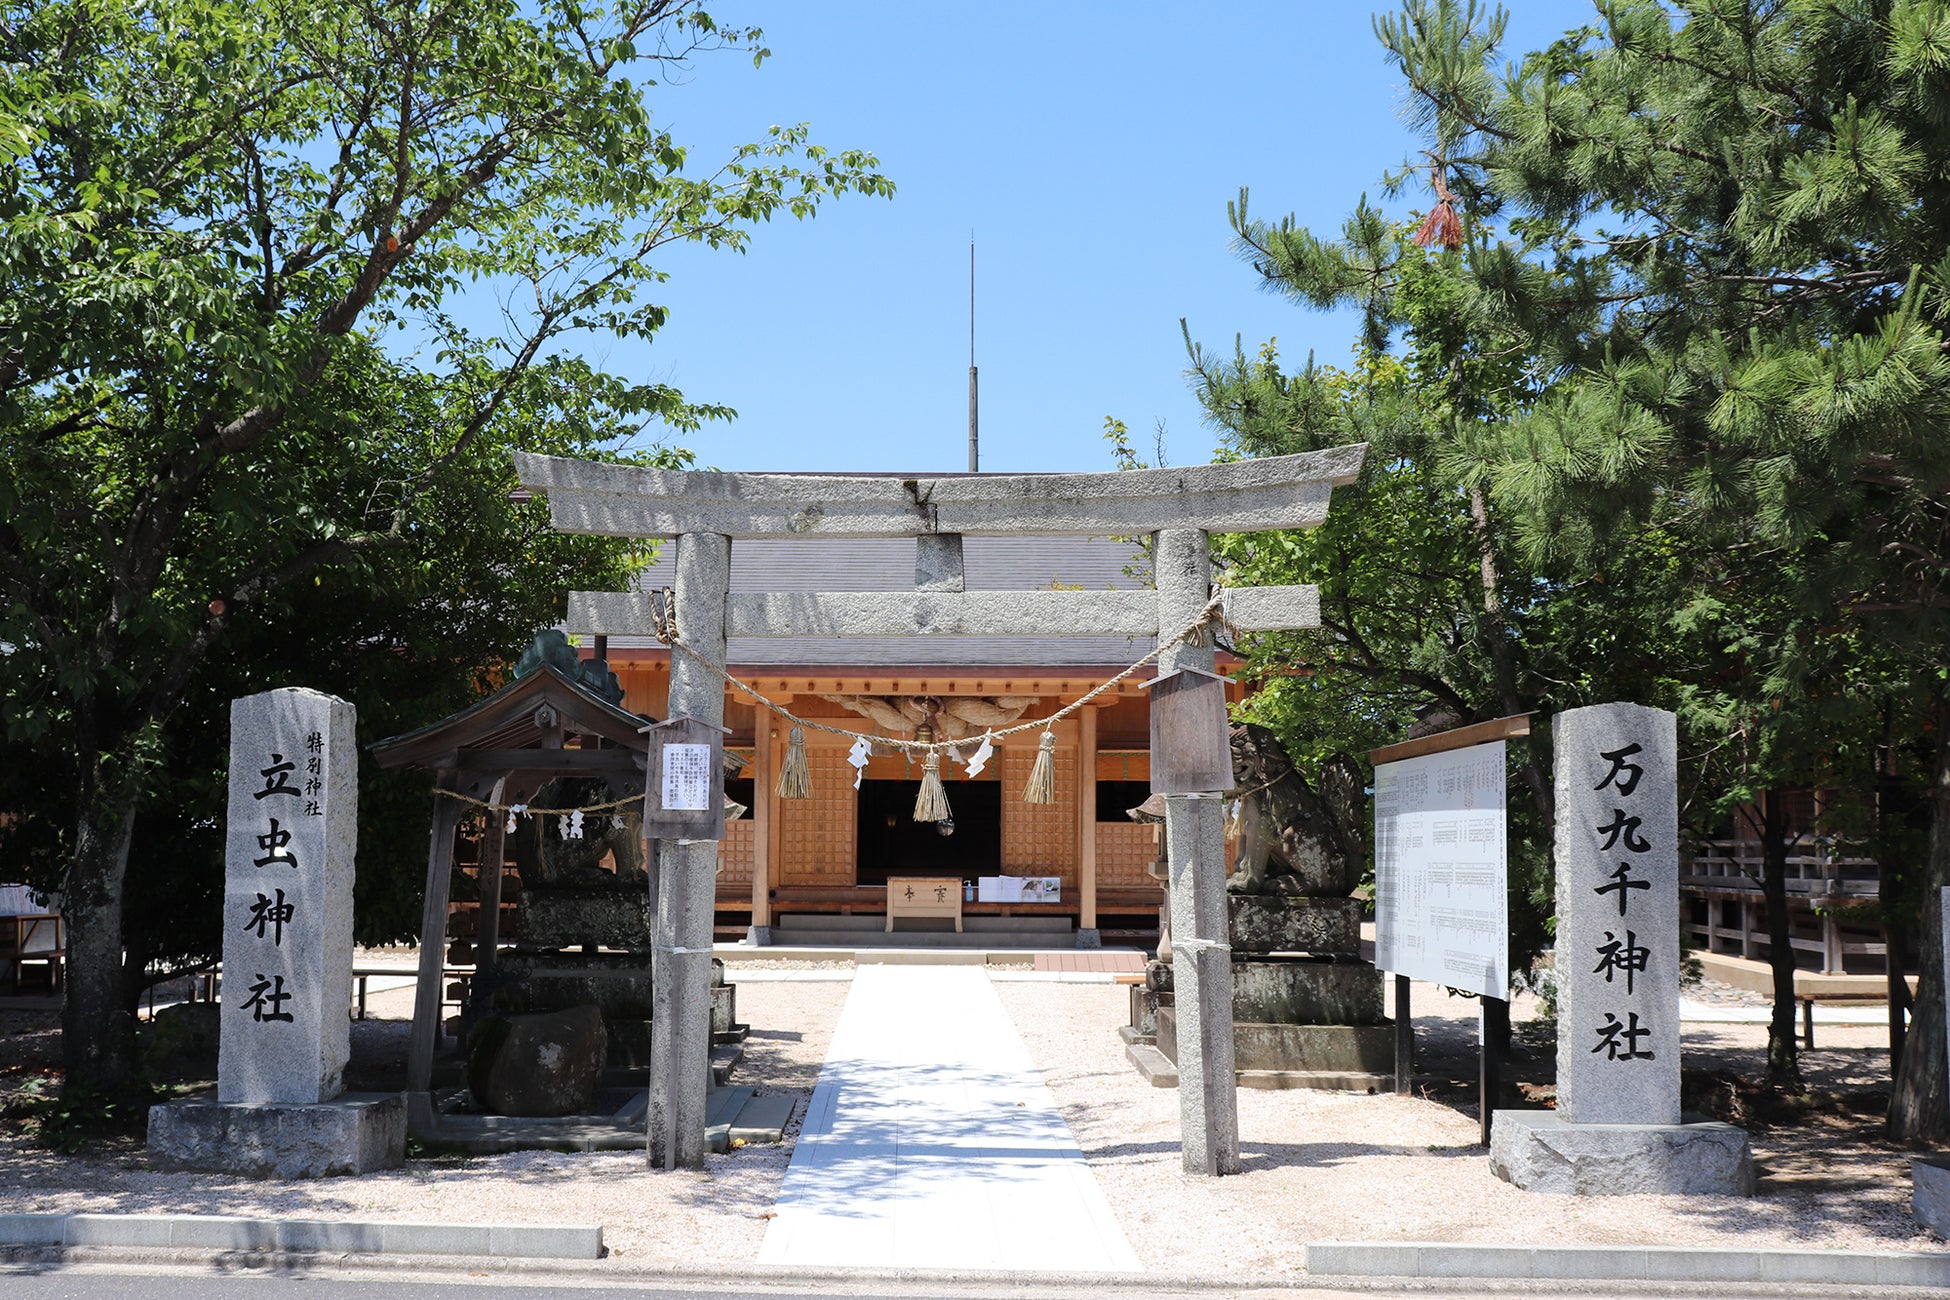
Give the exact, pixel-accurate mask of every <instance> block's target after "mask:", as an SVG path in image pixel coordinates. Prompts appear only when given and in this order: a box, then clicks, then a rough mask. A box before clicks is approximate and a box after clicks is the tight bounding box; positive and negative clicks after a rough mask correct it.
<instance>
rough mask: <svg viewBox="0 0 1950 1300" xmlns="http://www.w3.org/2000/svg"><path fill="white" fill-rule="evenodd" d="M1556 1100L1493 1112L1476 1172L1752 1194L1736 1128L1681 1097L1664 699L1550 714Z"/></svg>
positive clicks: (1551, 1181)
mask: <svg viewBox="0 0 1950 1300" xmlns="http://www.w3.org/2000/svg"><path fill="white" fill-rule="evenodd" d="M1551 733H1552V740H1553V744H1554V748H1555V779H1556V805H1557V824H1556V839H1555V850H1556V851H1555V859H1556V868H1557V930H1556V944H1555V953H1554V958H1555V962H1556V976H1557V989H1558V995H1557V1007H1558V1011H1557V1109H1556V1110H1554V1111H1547V1112H1546V1111H1498V1112H1497V1113H1496V1116H1495V1124H1494V1126H1493V1128H1492V1136H1491V1146H1490V1167H1491V1169H1492V1170H1493V1171H1494V1172H1495V1173H1497V1174H1498V1175H1499V1176H1501V1177H1503V1178H1505V1179H1507V1180H1508V1181H1510V1182H1512V1183H1515V1184H1516V1185H1517V1186H1519V1187H1524V1188H1527V1189H1529V1190H1532V1191H1550V1192H1571V1193H1575V1194H1581V1195H1622V1194H1626V1193H1632V1192H1658V1193H1674V1192H1681V1193H1684V1192H1693V1193H1702V1194H1712V1195H1723V1196H1724V1195H1742V1196H1744V1195H1751V1194H1752V1192H1753V1187H1754V1168H1753V1156H1752V1153H1751V1151H1750V1150H1749V1147H1748V1142H1747V1135H1746V1134H1745V1133H1744V1132H1742V1131H1741V1130H1739V1129H1737V1128H1735V1127H1733V1126H1732V1125H1730V1124H1719V1123H1708V1122H1693V1123H1689V1122H1687V1117H1686V1116H1685V1115H1683V1114H1682V1113H1681V1110H1680V1100H1679V963H1680V958H1681V954H1680V945H1679V745H1678V734H1677V726H1676V722H1675V719H1674V717H1673V715H1672V714H1670V713H1668V712H1666V711H1664V710H1663V709H1651V708H1645V707H1643V706H1641V705H1636V704H1600V705H1594V706H1591V707H1588V708H1582V709H1571V710H1569V711H1567V712H1564V713H1560V714H1558V715H1557V717H1556V718H1555V719H1553V720H1552V724H1551Z"/></svg>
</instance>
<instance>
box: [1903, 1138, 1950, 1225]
mask: <svg viewBox="0 0 1950 1300" xmlns="http://www.w3.org/2000/svg"><path fill="white" fill-rule="evenodd" d="M1909 1177H1910V1197H1909V1211H1910V1217H1911V1218H1913V1219H1915V1220H1916V1223H1917V1226H1918V1227H1923V1228H1928V1229H1929V1230H1930V1231H1931V1232H1934V1233H1935V1234H1936V1235H1937V1236H1939V1237H1950V1159H1946V1158H1944V1157H1943V1156H1917V1157H1915V1158H1913V1159H1912V1160H1911V1161H1910V1162H1909Z"/></svg>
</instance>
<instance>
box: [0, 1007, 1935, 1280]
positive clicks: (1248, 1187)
mask: <svg viewBox="0 0 1950 1300" xmlns="http://www.w3.org/2000/svg"><path fill="white" fill-rule="evenodd" d="M733 979H734V980H736V979H737V972H736V971H735V970H734V972H733ZM996 991H997V994H998V996H999V997H1000V998H1001V1000H1002V1004H1003V1006H1004V1007H1005V1008H1006V1009H1007V1010H1008V1012H1009V1014H1010V1015H1011V1017H1012V1018H1013V1019H1014V1021H1015V1024H1016V1026H1017V1028H1018V1030H1019V1031H1020V1032H1021V1034H1022V1036H1023V1038H1024V1041H1025V1042H1026V1043H1027V1044H1028V1047H1029V1050H1030V1052H1031V1054H1032V1056H1033V1057H1034V1058H1035V1059H1036V1061H1037V1062H1038V1064H1039V1065H1040V1067H1041V1068H1042V1070H1043V1073H1044V1077H1045V1079H1046V1080H1047V1081H1048V1083H1049V1085H1050V1087H1051V1088H1052V1089H1053V1090H1054V1092H1055V1096H1056V1099H1057V1102H1058V1104H1059V1105H1060V1106H1061V1108H1062V1111H1063V1114H1064V1117H1065V1118H1066V1119H1067V1120H1068V1122H1069V1124H1070V1126H1071V1128H1072V1130H1073V1131H1074V1132H1075V1134H1076V1137H1077V1140H1078V1142H1079V1144H1080V1145H1081V1146H1082V1148H1083V1150H1084V1152H1085V1154H1086V1156H1087V1157H1088V1158H1089V1160H1090V1163H1091V1166H1092V1168H1093V1169H1094V1170H1095V1171H1096V1174H1097V1177H1098V1179H1099V1181H1100V1183H1101V1184H1102V1186H1103V1189H1104V1191H1105V1193H1106V1195H1107V1196H1108V1198H1109V1200H1110V1203H1111V1205H1112V1207H1113V1208H1114V1209H1115V1211H1116V1213H1117V1215H1118V1218H1119V1221H1120V1222H1121V1223H1122V1224H1123V1226H1124V1229H1125V1232H1126V1234H1127V1236H1128V1237H1129V1238H1130V1241H1131V1244H1132V1246H1133V1247H1134V1248H1135V1249H1136V1250H1137V1253H1138V1255H1139V1257H1140V1258H1141V1259H1142V1260H1143V1261H1144V1262H1145V1263H1146V1264H1147V1265H1148V1266H1151V1267H1154V1268H1158V1269H1165V1270H1170V1271H1172V1272H1199V1273H1206V1274H1211V1275H1215V1276H1226V1275H1232V1276H1241V1277H1244V1276H1247V1275H1252V1274H1261V1275H1264V1274H1292V1273H1296V1272H1297V1271H1298V1270H1299V1267H1300V1263H1301V1257H1302V1253H1301V1246H1302V1245H1303V1244H1304V1243H1305V1242H1307V1241H1309V1240H1321V1239H1343V1240H1349V1239H1352V1240H1403V1241H1456V1242H1540V1243H1541V1242H1548V1243H1554V1244H1578V1243H1590V1244H1597V1243H1606V1244H1612V1243H1632V1244H1652V1245H1718V1246H1743V1247H1766V1246H1800V1247H1815V1248H1820V1249H1843V1248H1869V1249H1925V1250H1942V1249H1944V1245H1943V1243H1942V1242H1940V1241H1938V1240H1936V1239H1935V1238H1934V1237H1931V1236H1929V1235H1928V1234H1925V1233H1923V1232H1921V1231H1919V1230H1917V1229H1915V1228H1914V1227H1913V1226H1912V1225H1911V1223H1910V1221H1909V1214H1908V1210H1909V1205H1908V1200H1909V1177H1908V1169H1907V1156H1906V1154H1905V1153H1903V1152H1900V1151H1897V1150H1895V1149H1894V1148H1892V1147H1890V1146H1888V1145H1887V1144H1885V1143H1882V1142H1881V1141H1880V1140H1879V1138H1878V1137H1877V1135H1876V1134H1875V1132H1874V1130H1873V1127H1872V1126H1870V1125H1867V1124H1865V1123H1864V1122H1862V1121H1860V1120H1859V1119H1857V1120H1835V1121H1832V1122H1827V1121H1821V1120H1817V1121H1815V1122H1814V1123H1812V1124H1811V1125H1809V1126H1806V1127H1799V1128H1793V1129H1787V1128H1776V1129H1759V1130H1756V1132H1755V1142H1754V1144H1755V1151H1756V1155H1757V1156H1758V1158H1759V1160H1760V1163H1761V1164H1762V1166H1763V1168H1764V1169H1765V1170H1766V1173H1767V1176H1766V1177H1764V1178H1763V1180H1762V1185H1761V1194H1760V1195H1759V1196H1757V1197H1755V1198H1753V1199H1752V1200H1737V1199H1722V1198H1679V1197H1657V1196H1634V1197H1621V1198H1602V1199H1590V1200H1576V1199H1572V1198H1561V1197H1545V1196H1536V1195H1531V1194H1527V1193H1524V1192H1520V1191H1518V1190H1516V1189H1515V1188H1512V1187H1510V1186H1508V1185H1507V1184H1505V1183H1502V1182H1500V1181H1499V1180H1497V1179H1496V1178H1495V1177H1494V1176H1492V1175H1491V1174H1490V1172H1489V1163H1488V1159H1487V1157H1486V1155H1485V1154H1484V1153H1483V1151H1482V1149H1481V1148H1479V1147H1477V1146H1475V1145H1474V1143H1475V1138H1476V1121H1475V1118H1474V1116H1473V1114H1471V1113H1469V1111H1468V1110H1467V1108H1459V1107H1458V1106H1456V1105H1452V1104H1446V1103H1444V1102H1443V1101H1440V1100H1434V1099H1426V1098H1400V1097H1394V1096H1367V1095H1359V1094H1348V1093H1321V1092H1304V1091H1296V1092H1257V1091H1251V1090H1242V1091H1241V1092H1240V1093H1239V1111H1240V1127H1241V1135H1242V1152H1243V1156H1244V1164H1245V1171H1244V1173H1243V1174H1242V1175H1241V1176H1239V1177H1236V1178H1225V1179H1217V1180H1205V1179H1195V1178H1190V1177H1187V1176H1185V1175H1184V1174H1182V1173H1180V1172H1179V1168H1178V1094H1177V1092H1176V1091H1175V1090H1170V1089H1159V1088H1152V1087H1150V1086H1148V1085H1147V1084H1146V1083H1144V1081H1143V1080H1142V1079H1141V1078H1140V1077H1139V1076H1138V1074H1137V1072H1136V1071H1135V1070H1134V1069H1132V1067H1131V1066H1130V1065H1129V1064H1128V1063H1127V1062H1126V1060H1125V1058H1124V1053H1123V1047H1122V1044H1121V1043H1120V1042H1119V1040H1118V1038H1117V1036H1116V1034H1115V1032H1114V1029H1115V1026H1117V1025H1118V1024H1120V1023H1122V1022H1123V1021H1124V1018H1125V1011H1126V1007H1127V1005H1128V990H1127V989H1125V988H1124V987H1121V986H1111V985H1101V984H1077V983H1043V982H1035V983H1031V982H1016V981H1008V982H1000V981H999V982H998V983H997V985H996ZM847 992H848V986H847V985H846V984H843V983H838V982H826V981H815V980H805V979H785V980H747V981H744V987H743V988H741V989H740V990H739V994H738V1009H739V1015H740V1018H741V1019H743V1020H746V1021H748V1022H749V1023H750V1024H751V1025H752V1026H753V1032H752V1037H751V1039H750V1041H749V1042H748V1043H747V1044H746V1055H745V1061H744V1064H743V1065H741V1066H740V1068H739V1072H738V1075H737V1081H738V1082H739V1083H741V1084H745V1085H749V1086H754V1087H758V1088H760V1089H762V1090H766V1091H779V1090H787V1091H791V1092H794V1093H796V1094H798V1095H799V1096H801V1097H805V1096H809V1095H810V1092H811V1089H812V1086H813V1083H814V1081H815V1079H816V1078H817V1075H818V1070H819V1064H820V1062H821V1061H822V1060H823V1059H824V1056H825V1053H826V1047H827V1044H828V1042H829V1041H830V1039H831V1036H832V1031H833V1027H834V1024H835V1023H836V1021H837V1019H838V1016H839V1011H840V1007H841V1005H842V1003H843V1002H844V1000H845V998H846V995H847ZM1416 993H1417V1007H1416V1016H1417V1029H1418V1034H1419V1035H1420V1039H1419V1041H1420V1042H1422V1043H1423V1044H1424V1045H1425V1047H1426V1048H1427V1049H1429V1051H1430V1054H1431V1055H1432V1056H1433V1055H1437V1054H1439V1053H1441V1052H1448V1053H1449V1054H1450V1056H1451V1058H1453V1060H1456V1061H1462V1060H1465V1059H1466V1053H1467V1045H1468V1043H1470V1042H1471V1041H1473V1035H1474V1004H1473V1003H1466V1002H1460V1001H1458V1000H1455V999H1449V998H1445V997H1443V996H1442V994H1441V993H1440V991H1438V990H1432V989H1426V988H1423V987H1422V986H1417V989H1416ZM1529 1011H1530V1007H1529V1004H1528V1003H1527V1002H1520V1003H1519V1005H1518V1008H1517V1015H1518V1018H1519V1019H1522V1018H1524V1017H1526V1016H1527V1015H1528V1014H1529ZM1817 1041H1818V1042H1819V1043H1820V1044H1821V1047H1820V1048H1819V1049H1818V1050H1816V1051H1814V1052H1810V1053H1807V1054H1806V1055H1805V1061H1806V1065H1807V1069H1808V1073H1809V1076H1810V1079H1811V1082H1814V1083H1816V1084H1818V1085H1819V1086H1823V1087H1831V1088H1832V1087H1841V1086H1850V1087H1856V1088H1861V1087H1873V1086H1876V1081H1877V1080H1878V1078H1880V1079H1883V1080H1886V1077H1887V1058H1886V1055H1885V1054H1884V1052H1883V1050H1882V1049H1883V1043H1884V1035H1883V1032H1882V1031H1881V1030H1880V1029H1879V1028H1876V1027H1855V1026H1839V1025H1838V1026H1833V1027H1827V1028H1825V1032H1823V1033H1821V1034H1819V1035H1818V1038H1817ZM1763 1043H1764V1029H1763V1028H1762V1027H1761V1026H1755V1025H1738V1024H1723V1025H1711V1026H1700V1027H1698V1028H1695V1029H1689V1030H1688V1032H1687V1037H1686V1047H1687V1051H1688V1053H1689V1057H1688V1064H1689V1065H1692V1066H1709V1065H1710V1066H1721V1067H1723V1068H1728V1069H1733V1070H1737V1071H1740V1072H1742V1073H1746V1074H1749V1075H1751V1074H1753V1073H1755V1072H1757V1070H1758V1068H1759V1064H1760V1062H1759V1052H1760V1048H1761V1046H1762V1044H1763ZM802 1109H803V1108H802ZM796 1137H797V1123H796V1121H795V1124H794V1126H793V1128H792V1129H791V1130H790V1131H789V1132H788V1134H787V1140H786V1142H785V1144H783V1145H781V1146H776V1147H748V1148H745V1149H743V1150H741V1151H737V1152H734V1153H731V1154H729V1155H726V1156H714V1157H711V1159H710V1161H709V1167H708V1168H707V1170H706V1171H705V1172H703V1173H701V1174H700V1173H682V1172H680V1173H677V1174H662V1173H653V1172H651V1171H650V1170H648V1169H647V1168H646V1167H645V1164H644V1160H643V1157H642V1156H641V1155H637V1154H631V1153H595V1154H586V1155H562V1154H554V1153H540V1152H529V1153H519V1154H512V1155H503V1156H491V1157H481V1158H475V1159H444V1160H437V1161H423V1160H416V1161H413V1162H411V1164H410V1165H409V1167H408V1168H407V1169H405V1170H402V1171H396V1172H393V1173H387V1174H374V1175H368V1176H365V1177H360V1178H334V1179H326V1180H321V1181H317V1182H308V1183H291V1184H276V1183H256V1182H247V1181H243V1180H237V1179H226V1178H221V1177H213V1176H210V1175H204V1174H195V1175H191V1174H166V1173H157V1172H154V1171H152V1170H149V1169H148V1168H147V1167H146V1160H145V1159H144V1157H143V1155H142V1153H141V1152H140V1151H139V1150H136V1149H131V1150H129V1151H127V1152H125V1153H123V1154H121V1155H116V1156H109V1157H96V1158H88V1159H69V1158H65V1157H60V1156H56V1155H54V1154H52V1153H51V1152H48V1151H45V1150H42V1149H40V1148H38V1147H35V1146H33V1145H32V1144H31V1143H29V1142H28V1141H26V1140H25V1139H24V1138H22V1137H21V1136H20V1135H19V1133H18V1131H17V1130H16V1129H11V1128H10V1129H7V1130H4V1131H3V1132H0V1207H4V1208H5V1209H6V1210H9V1211H16V1212H36V1211H39V1212H46V1211H80V1210H97V1211H116V1212H128V1213H144V1212H147V1213H154V1212H165V1211H176V1212H187V1213H201V1214H239V1215H275V1216H306V1217H319V1218H329V1219H395V1220H401V1221H408V1222H414V1221H419V1222H425V1221H437V1222H481V1221H495V1222H518V1223H589V1222H596V1223H600V1224H602V1225H603V1228H604V1235H605V1239H606V1240H607V1242H608V1243H609V1245H610V1247H611V1249H612V1250H613V1251H614V1252H615V1254H616V1255H617V1256H618V1257H619V1258H622V1259H627V1260H638V1261H645V1262H653V1261H655V1262H672V1263H685V1264H692V1265H699V1264H702V1265H709V1264H712V1263H718V1264H723V1265H727V1266H733V1265H742V1264H748V1263H750V1262H751V1261H752V1260H753V1259H754V1258H755V1256H756V1254H757V1250H758V1245H759V1242H760V1239H761V1238H762V1237H763V1235H764V1232H765V1228H766V1225H767V1223H768V1221H769V1215H770V1213H771V1208H772V1203H773V1201H774V1199H775V1198H776V1196H777V1194H778V1189H779V1186H780V1182H781V1179H782V1177H783V1174H784V1170H785V1166H786V1163H787V1161H788V1160H789V1158H790V1154H791V1146H792V1143H793V1141H794V1140H796Z"/></svg>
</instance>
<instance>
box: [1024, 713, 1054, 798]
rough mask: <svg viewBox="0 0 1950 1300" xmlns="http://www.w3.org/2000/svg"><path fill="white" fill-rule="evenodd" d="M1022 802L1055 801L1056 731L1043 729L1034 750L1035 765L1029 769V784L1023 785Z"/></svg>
mask: <svg viewBox="0 0 1950 1300" xmlns="http://www.w3.org/2000/svg"><path fill="white" fill-rule="evenodd" d="M1022 801H1023V802H1024V803H1055V802H1056V733H1055V732H1053V731H1045V732H1044V733H1043V739H1042V741H1041V743H1040V745H1039V746H1038V748H1037V750H1036V766H1034V767H1032V768H1030V769H1029V784H1028V785H1026V786H1024V787H1023V791H1022Z"/></svg>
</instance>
